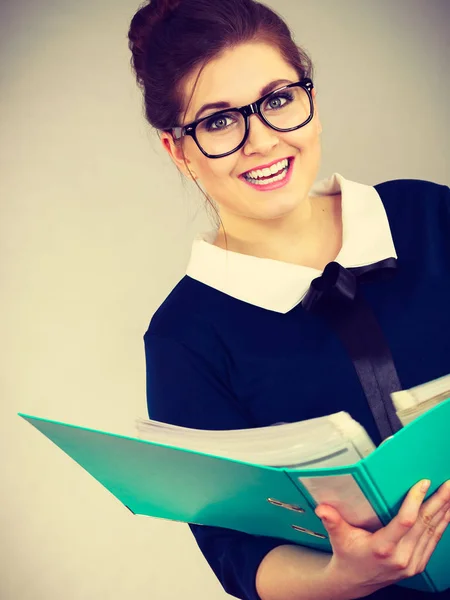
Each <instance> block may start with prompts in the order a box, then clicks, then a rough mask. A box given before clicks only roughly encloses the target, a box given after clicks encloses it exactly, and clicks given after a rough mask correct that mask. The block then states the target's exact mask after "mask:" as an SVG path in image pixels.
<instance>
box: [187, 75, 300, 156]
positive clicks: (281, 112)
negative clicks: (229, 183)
mask: <svg viewBox="0 0 450 600" xmlns="http://www.w3.org/2000/svg"><path fill="white" fill-rule="evenodd" d="M261 112H262V114H263V115H264V118H265V119H267V121H268V122H269V123H270V124H271V125H273V126H274V127H278V128H279V129H291V128H292V127H298V126H299V125H302V124H303V123H304V122H305V121H307V120H308V119H309V116H310V113H311V104H310V101H309V96H308V94H307V92H306V91H305V90H304V89H303V88H301V87H291V88H287V89H285V90H283V91H280V92H275V93H274V94H272V95H271V96H269V97H268V98H266V100H265V101H264V103H263V105H262V106H261ZM196 134H197V140H198V143H199V144H200V146H201V147H202V148H203V150H204V151H205V152H206V153H207V154H211V155H219V154H225V153H227V152H231V151H233V150H235V149H236V148H237V147H238V146H239V145H240V143H241V142H242V140H243V139H244V136H245V119H244V117H243V116H242V115H241V113H239V112H237V111H233V110H230V111H223V112H221V113H219V114H216V115H214V116H213V117H211V118H210V119H205V120H204V121H202V122H201V123H199V125H198V126H197V130H196Z"/></svg>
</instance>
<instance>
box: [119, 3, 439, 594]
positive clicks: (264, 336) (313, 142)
mask: <svg viewBox="0 0 450 600" xmlns="http://www.w3.org/2000/svg"><path fill="white" fill-rule="evenodd" d="M129 39H130V48H131V50H132V53H133V66H134V68H135V71H136V76H137V80H138V82H139V84H140V85H141V86H142V88H143V91H144V95H145V107H146V116H147V119H148V121H149V122H150V123H151V124H152V125H153V126H154V127H155V128H156V130H157V131H158V132H160V139H161V141H162V144H163V147H164V148H165V150H167V152H168V153H169V155H170V157H171V158H172V159H173V161H174V163H175V165H176V166H177V167H178V169H179V170H180V171H181V172H182V173H183V174H184V175H186V177H188V178H190V179H192V180H194V181H195V182H196V183H197V181H198V182H199V183H200V185H201V186H202V188H203V189H204V190H205V191H206V198H207V200H208V202H209V203H210V205H211V206H213V207H214V208H215V209H217V211H218V215H219V219H220V227H218V228H217V229H216V230H214V231H213V232H209V233H207V234H205V235H204V236H200V237H199V239H197V240H195V242H194V245H193V249H192V255H191V260H190V263H189V266H188V269H187V274H186V276H185V277H184V278H183V279H182V280H181V281H180V282H179V283H178V285H177V286H176V287H175V289H174V290H173V291H172V292H171V294H170V295H169V296H168V298H167V299H166V300H165V301H164V303H163V304H162V305H161V307H160V308H159V309H158V311H157V312H156V314H155V315H154V316H153V318H152V320H151V324H150V327H149V329H148V331H147V333H146V335H145V349H146V358H147V381H148V384H147V388H148V389H147V392H148V408H149V414H150V417H151V418H153V419H156V420H160V421H166V422H171V423H174V424H177V425H183V426H187V427H195V428H204V429H237V428H245V427H257V426H266V425H270V424H273V423H277V422H288V421H299V420H302V419H307V418H312V417H316V416H320V415H325V414H330V413H333V412H337V411H339V410H346V411H348V412H349V413H350V414H351V415H352V416H353V417H354V418H355V419H356V420H357V421H359V422H360V423H361V424H362V425H363V426H364V427H365V428H366V429H367V431H368V432H369V434H370V436H371V437H372V439H373V440H374V442H375V443H380V442H381V440H382V439H383V438H385V437H387V436H388V435H389V434H390V433H392V432H393V431H395V430H396V428H398V422H397V421H396V419H395V415H394V414H393V412H392V406H391V405H390V404H389V394H390V393H391V392H392V391H395V390H398V389H400V388H401V387H403V388H408V387H411V386H413V385H416V384H419V383H422V382H425V381H427V380H431V379H434V378H436V377H439V376H442V375H445V374H447V373H448V372H450V336H448V335H442V332H443V331H447V332H448V331H449V330H450V317H449V312H448V310H447V307H448V306H449V305H450V283H449V280H450V278H449V277H448V275H449V273H450V242H449V238H450V236H449V235H448V231H449V226H450V193H449V189H448V188H447V187H446V186H441V185H437V184H433V183H429V182H423V181H415V180H403V181H401V180H399V181H391V182H385V183H382V184H380V185H377V186H375V187H372V186H366V185H362V184H359V183H355V182H351V181H348V180H346V179H344V178H343V177H342V176H340V175H338V174H335V175H333V176H332V177H330V178H329V179H327V180H325V181H322V182H318V183H314V182H315V179H316V176H317V173H318V170H319V163H320V134H321V131H322V127H321V124H320V120H319V114H318V110H317V105H316V101H315V90H314V85H313V82H312V79H311V77H312V67H311V63H310V61H309V59H308V57H307V55H306V54H305V53H304V52H303V51H302V50H301V49H299V48H298V47H297V46H296V45H295V44H294V42H293V41H292V38H291V35H290V32H289V30H288V28H287V26H286V25H285V23H284V22H283V21H282V20H281V19H280V17H279V16H278V15H276V14H275V13H274V12H273V11H271V10H270V9H269V8H267V7H265V6H264V5H262V4H259V3H257V2H254V1H253V0H221V1H220V2H217V1H216V0H183V1H181V2H180V1H179V0H171V1H168V0H166V1H161V0H159V1H158V2H152V3H151V4H150V5H146V6H144V7H142V8H141V9H140V10H139V11H138V12H137V14H136V15H135V16H134V18H133V20H132V23H131V27H130V32H129ZM329 263H332V264H331V266H328V267H327V268H326V269H325V267H326V266H327V265H329ZM336 263H338V264H336ZM352 269H353V270H352ZM322 272H323V273H324V275H323V277H322V278H321V279H319V280H318V281H317V279H318V278H319V276H320V275H321V273H322ZM349 278H350V279H349ZM313 280H316V282H315V283H313V284H312V286H311V283H312V281H313ZM341 280H342V281H344V282H345V281H347V283H348V282H350V283H349V285H350V288H351V290H353V292H352V293H350V296H351V297H348V294H347V296H346V294H344V296H346V297H342V294H341V295H339V294H338V293H337V292H338V291H339V289H341V287H340V282H341ZM310 286H311V287H310ZM350 288H349V289H350ZM347 291H348V290H347ZM325 292H326V293H325ZM358 357H359V360H356V358H358ZM361 365H362V368H361ZM367 367H369V368H367ZM422 483H423V482H418V483H417V484H416V485H415V486H414V487H413V488H412V490H411V491H410V493H409V494H408V496H407V497H406V499H405V501H404V503H403V505H402V507H401V509H400V511H399V513H398V515H397V516H396V517H395V518H394V519H393V520H392V521H391V523H389V524H388V525H387V526H386V527H384V528H383V529H381V530H379V531H378V532H376V533H374V534H372V533H369V532H366V531H364V530H362V529H358V528H354V527H351V526H350V525H349V524H347V523H346V522H345V521H344V520H343V519H342V518H341V517H340V515H339V514H338V512H337V511H336V510H334V509H333V508H331V507H329V506H326V505H321V506H319V507H318V508H317V509H316V510H317V513H318V514H319V516H320V517H321V518H322V519H323V522H324V525H325V527H326V528H327V530H328V532H329V535H330V540H331V543H332V546H333V554H332V555H328V554H324V553H319V552H315V551H312V550H310V549H306V548H303V547H300V546H295V545H291V544H287V543H286V542H285V541H283V540H281V539H273V538H264V537H256V536H251V535H247V534H243V533H239V532H234V531H229V530H226V529H219V528H214V527H201V526H196V525H191V530H192V531H193V533H194V535H195V537H196V540H197V542H198V545H199V547H200V549H201V550H202V552H203V554H204V555H205V557H206V559H207V560H208V562H209V564H210V566H211V568H212V569H213V570H214V572H215V574H216V575H217V577H218V578H219V580H220V581H221V583H222V585H223V587H224V589H225V590H226V591H227V592H228V593H229V594H231V595H233V596H236V597H238V598H243V599H248V600H250V599H251V600H256V599H258V598H261V599H262V600H278V599H279V600H294V599H295V600H301V599H303V598H305V599H308V600H324V599H326V600H332V599H336V600H338V599H339V600H340V599H350V598H360V597H370V598H376V599H380V600H381V599H385V600H386V599H388V598H400V597H406V598H411V599H413V598H425V597H433V598H437V597H443V598H444V597H445V598H450V592H445V593H442V594H437V595H436V594H433V596H431V594H426V593H421V592H415V591H413V590H405V589H403V588H401V587H397V586H395V585H392V584H395V583H396V582H398V581H401V580H402V579H404V578H406V577H410V576H412V575H414V574H415V573H419V572H421V571H422V570H423V568H424V567H425V565H426V563H427V561H428V559H429V557H430V555H431V553H432V552H433V550H434V548H435V546H436V544H437V542H438V539H439V537H440V536H441V535H442V534H443V532H444V530H445V528H446V526H447V524H448V521H449V513H448V512H447V511H448V508H449V506H450V504H449V501H450V487H449V486H448V484H445V485H442V486H441V487H440V488H439V490H438V491H435V493H433V494H429V497H428V498H427V499H426V500H425V499H424V498H425V495H426V489H425V488H422V485H421V484H422ZM435 487H436V486H435ZM433 491H434V490H433ZM426 523H428V525H429V526H427V525H426ZM402 594H403V595H402Z"/></svg>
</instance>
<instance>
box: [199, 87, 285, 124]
mask: <svg viewBox="0 0 450 600" xmlns="http://www.w3.org/2000/svg"><path fill="white" fill-rule="evenodd" d="M289 83H294V82H293V81H291V80H290V79H276V80H275V81H271V82H270V83H268V84H267V85H265V86H264V87H263V88H262V90H260V92H259V97H260V98H261V97H262V96H265V95H266V94H269V93H270V92H271V91H273V90H275V89H276V88H278V87H281V86H282V85H284V84H289ZM210 108H215V109H218V110H220V109H221V108H231V104H230V103H229V102H223V101H222V102H211V103H209V104H204V105H203V106H202V107H201V108H200V110H198V111H197V112H196V114H195V117H194V121H197V119H198V118H199V116H200V115H201V114H202V112H204V111H205V110H208V109H210Z"/></svg>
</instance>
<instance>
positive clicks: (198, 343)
mask: <svg viewBox="0 0 450 600" xmlns="http://www.w3.org/2000/svg"><path fill="white" fill-rule="evenodd" d="M374 187H375V189H376V191H377V192H378V194H379V196H380V198H381V201H382V203H383V205H384V208H385V211H386V214H387V218H388V221H389V226H390V229H391V234H392V239H393V241H394V244H395V248H396V251H397V256H398V268H397V272H396V274H395V276H394V277H392V278H391V279H389V280H383V281H372V282H367V283H363V284H362V293H363V294H364V296H365V298H366V299H367V301H368V302H369V304H370V306H371V307H372V309H373V311H374V313H375V315H376V317H377V319H378V322H379V324H380V326H381V329H382V331H383V333H384V335H385V337H386V339H387V342H388V344H389V347H390V350H391V353H392V356H393V359H394V363H395V367H396V369H397V373H398V376H399V379H400V382H401V385H402V387H403V388H409V387H412V386H415V385H418V384H420V383H423V382H425V381H428V380H431V379H434V378H437V377H440V376H443V375H446V374H448V373H450V310H449V309H450V189H449V188H448V187H447V186H443V185H438V184H434V183H430V182H425V181H419V180H396V181H389V182H385V183H381V184H379V185H376V186H374ZM267 285H268V286H270V285H271V282H270V281H267ZM144 340H145V351H146V361H147V400H148V412H149V416H150V418H152V419H156V420H159V421H165V422H168V423H173V424H176V425H181V426H185V427H194V428H200V429H238V428H247V427H260V426H267V425H271V424H274V423H278V422H294V421H300V420H303V419H309V418H313V417H318V416H323V415H327V414H330V413H334V412H338V411H341V410H345V411H347V412H349V413H350V414H351V416H352V417H353V418H354V419H355V420H357V421H359V423H361V424H362V425H363V426H364V427H365V428H366V430H367V432H368V433H369V435H370V436H371V438H372V439H373V441H374V442H375V444H378V443H379V442H380V436H379V434H378V430H377V428H376V426H375V422H374V419H373V417H372V413H371V411H370V409H369V407H368V403H367V400H366V397H365V395H364V392H363V389H362V386H361V383H360V381H359V379H358V376H357V374H356V371H355V369H354V366H353V363H352V361H351V359H350V357H349V355H348V353H347V352H346V350H345V348H344V347H343V345H342V343H341V341H340V340H339V338H338V337H337V335H336V334H335V333H334V332H333V331H332V330H331V329H330V327H329V326H328V325H327V323H326V322H325V321H324V320H323V319H321V318H320V317H318V316H315V315H314V314H311V313H309V312H307V311H305V310H304V309H303V307H302V305H301V304H300V303H299V304H297V305H296V306H295V307H294V308H293V309H292V310H289V311H288V312H286V313H285V314H283V313H280V312H275V311H272V310H267V309H264V308H261V307H259V306H255V305H253V304H250V303H247V302H244V301H242V300H238V299H236V298H234V297H232V296H230V295H228V294H226V293H223V292H221V291H218V290H217V289H215V288H213V287H210V286H208V285H205V284H204V283H202V282H200V281H198V280H196V279H193V278H192V277H189V276H187V275H186V276H184V277H183V278H182V279H181V281H180V282H179V283H178V284H177V285H176V287H175V288H174V289H173V291H172V292H171V293H170V294H169V296H168V297H167V299H166V300H165V301H164V302H163V304H162V305H161V306H160V308H159V309H158V310H157V311H156V313H155V314H154V316H153V318H152V320H151V323H150V326H149V329H148V331H147V332H146V334H145V336H144ZM190 528H191V530H192V532H193V534H194V536H195V538H196V540H197V543H198V545H199V547H200V550H201V551H202V553H203V554H204V556H205V558H206V560H207V561H208V563H209V564H210V566H211V568H212V569H213V571H214V573H215V574H216V576H217V577H218V579H219V580H220V582H221V583H222V585H223V587H224V589H225V591H226V592H228V593H229V594H231V595H233V596H236V597H237V598H242V599H244V600H259V596H258V594H257V591H256V587H255V576H256V571H257V569H258V566H259V564H260V562H261V560H262V559H263V557H264V556H265V555H266V554H267V553H268V552H269V551H270V550H271V549H272V548H274V547H276V546H278V545H281V544H286V541H285V540H281V539H274V538H265V537H258V536H252V535H249V534H245V533H241V532H235V531H231V530H227V529H221V528H216V527H209V526H208V527H206V526H199V525H190ZM402 594H406V595H405V596H402ZM367 597H368V598H369V597H370V598H374V599H375V598H376V599H379V600H381V599H383V600H388V599H390V598H394V597H395V598H396V599H398V598H401V597H407V598H409V599H411V600H412V599H414V598H427V597H430V598H431V597H432V598H448V599H450V590H447V592H444V593H441V594H426V593H421V592H415V591H413V590H405V589H403V588H399V587H396V586H389V587H386V588H383V589H382V590H379V591H378V592H376V593H374V594H372V595H371V596H367Z"/></svg>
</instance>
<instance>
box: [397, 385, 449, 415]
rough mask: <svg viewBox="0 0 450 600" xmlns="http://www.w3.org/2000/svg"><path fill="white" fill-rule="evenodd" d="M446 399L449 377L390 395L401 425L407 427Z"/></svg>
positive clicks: (447, 396)
mask: <svg viewBox="0 0 450 600" xmlns="http://www.w3.org/2000/svg"><path fill="white" fill-rule="evenodd" d="M447 398H450V375H445V376H444V377H440V378H439V379H435V380H434V381H429V382H428V383H424V384H422V385H418V386H416V387H413V388H411V389H409V390H402V391H401V392H395V393H394V394H392V401H393V402H394V406H395V409H396V411H397V416H398V418H399V419H400V421H401V423H402V425H407V424H408V423H410V422H411V421H413V420H414V419H415V418H416V417H418V416H419V415H421V414H423V413H424V412H426V411H427V410H429V409H430V408H431V407H432V406H436V405H437V404H439V403H440V402H443V401H444V400H447Z"/></svg>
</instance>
